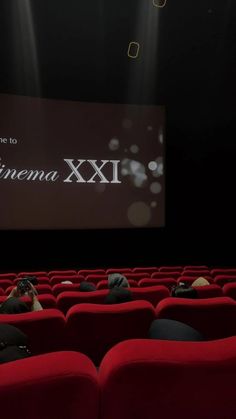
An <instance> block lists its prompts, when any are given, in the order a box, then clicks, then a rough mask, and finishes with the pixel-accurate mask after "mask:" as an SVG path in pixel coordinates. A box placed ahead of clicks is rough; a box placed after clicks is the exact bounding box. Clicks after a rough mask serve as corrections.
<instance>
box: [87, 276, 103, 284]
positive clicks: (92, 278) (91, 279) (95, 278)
mask: <svg viewBox="0 0 236 419" xmlns="http://www.w3.org/2000/svg"><path fill="white" fill-rule="evenodd" d="M107 278H108V275H106V274H105V275H88V276H87V277H86V281H88V282H92V283H93V284H94V285H97V284H98V283H99V282H100V281H107Z"/></svg>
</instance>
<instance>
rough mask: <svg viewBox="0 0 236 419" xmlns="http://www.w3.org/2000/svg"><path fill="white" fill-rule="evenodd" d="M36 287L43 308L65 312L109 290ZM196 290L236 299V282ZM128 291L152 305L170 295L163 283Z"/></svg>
mask: <svg viewBox="0 0 236 419" xmlns="http://www.w3.org/2000/svg"><path fill="white" fill-rule="evenodd" d="M11 288H12V287H11ZM36 288H37V289H38V291H39V292H42V294H39V295H38V300H39V301H40V303H41V305H42V307H43V308H58V309H59V310H61V311H62V312H63V313H66V312H67V311H68V310H69V309H70V308H71V307H72V306H73V305H75V304H80V303H95V304H103V303H104V300H105V298H106V296H107V294H108V292H109V290H108V289H107V288H106V289H101V290H97V291H91V292H80V291H79V290H78V289H79V286H78V285H77V284H68V285H67V284H57V285H54V287H52V288H50V287H49V286H48V285H38V286H37V287H36ZM8 291H10V289H9V290H8ZM196 291H197V294H198V298H212V297H221V296H223V295H225V296H229V297H232V298H234V299H236V283H230V284H226V285H225V286H224V287H223V288H221V287H219V286H218V285H215V284H211V285H206V286H202V287H196ZM130 292H131V294H132V298H133V300H145V301H148V302H150V303H151V304H152V305H153V306H154V307H155V306H156V305H157V304H158V302H159V301H161V300H163V299H164V298H167V297H169V296H170V289H168V288H167V287H165V286H163V285H155V286H149V287H131V288H130ZM5 299H6V295H2V296H0V303H2V302H4V301H5ZM22 299H23V300H24V301H25V302H26V303H28V304H30V299H29V298H27V297H22Z"/></svg>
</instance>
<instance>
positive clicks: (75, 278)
mask: <svg viewBox="0 0 236 419" xmlns="http://www.w3.org/2000/svg"><path fill="white" fill-rule="evenodd" d="M64 281H70V282H72V283H73V284H79V283H80V282H82V281H84V277H83V276H82V275H55V276H52V277H51V278H50V281H49V283H50V285H51V286H53V285H56V284H61V283H62V282H64Z"/></svg>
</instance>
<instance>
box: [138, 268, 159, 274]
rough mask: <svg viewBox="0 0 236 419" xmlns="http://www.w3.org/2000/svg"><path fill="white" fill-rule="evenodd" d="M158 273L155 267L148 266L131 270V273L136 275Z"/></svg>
mask: <svg viewBox="0 0 236 419" xmlns="http://www.w3.org/2000/svg"><path fill="white" fill-rule="evenodd" d="M157 271H159V268H157V267H156V266H150V267H146V268H134V269H133V273H136V274H142V273H145V272H147V273H148V274H149V275H151V274H153V273H154V272H157Z"/></svg>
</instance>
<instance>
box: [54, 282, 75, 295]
mask: <svg viewBox="0 0 236 419" xmlns="http://www.w3.org/2000/svg"><path fill="white" fill-rule="evenodd" d="M79 287H80V284H56V285H54V286H53V287H52V293H53V295H55V297H57V296H58V295H59V294H61V293H62V292H66V291H79Z"/></svg>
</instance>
